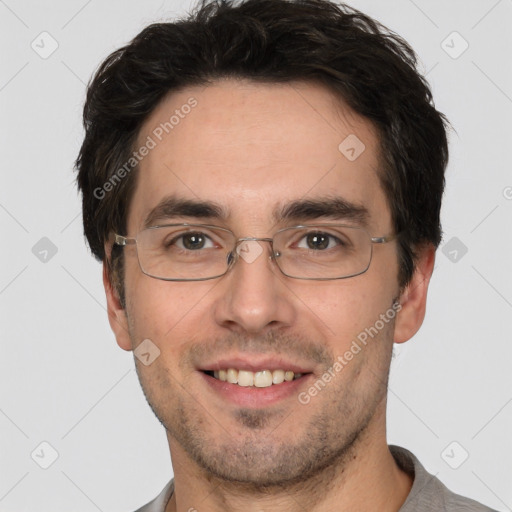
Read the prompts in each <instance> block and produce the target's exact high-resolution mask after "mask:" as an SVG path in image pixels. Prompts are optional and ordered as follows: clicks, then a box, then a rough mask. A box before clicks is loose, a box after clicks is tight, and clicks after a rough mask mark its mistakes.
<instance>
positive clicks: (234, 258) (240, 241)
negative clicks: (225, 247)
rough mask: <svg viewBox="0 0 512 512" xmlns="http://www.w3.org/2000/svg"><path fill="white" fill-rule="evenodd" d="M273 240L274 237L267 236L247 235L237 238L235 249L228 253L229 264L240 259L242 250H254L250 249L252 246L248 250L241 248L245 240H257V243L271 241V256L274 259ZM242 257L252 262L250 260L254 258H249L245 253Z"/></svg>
mask: <svg viewBox="0 0 512 512" xmlns="http://www.w3.org/2000/svg"><path fill="white" fill-rule="evenodd" d="M273 241H274V239H273V238H267V237H255V236H245V237H241V238H237V239H236V240H235V245H234V247H233V249H232V250H231V252H229V253H228V255H227V264H228V266H231V265H234V264H235V263H236V262H237V261H238V259H239V258H240V253H241V252H244V253H246V252H253V251H250V248H249V249H248V250H247V251H244V250H243V249H240V247H241V246H242V244H244V243H245V242H256V243H257V242H269V243H270V248H271V254H270V256H269V258H270V259H272V257H273V256H274V254H273V253H274V248H273ZM258 245H259V244H258ZM253 254H254V252H253ZM242 258H243V259H244V260H245V261H247V262H250V260H252V258H247V257H244V256H243V255H242Z"/></svg>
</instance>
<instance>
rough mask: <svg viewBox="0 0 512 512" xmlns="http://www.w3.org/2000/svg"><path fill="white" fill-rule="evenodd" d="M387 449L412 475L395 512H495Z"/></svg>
mask: <svg viewBox="0 0 512 512" xmlns="http://www.w3.org/2000/svg"><path fill="white" fill-rule="evenodd" d="M389 449H390V451H391V454H392V455H393V457H394V458H395V460H396V463H397V464H398V466H399V467H400V469H402V470H403V471H405V472H406V473H408V474H409V475H410V476H411V477H412V478H414V482H413V484H412V488H411V491H410V492H409V495H408V496H407V499H406V500H405V502H404V504H403V505H402V506H401V507H400V510H399V511H398V512H496V511H495V510H493V509H491V508H489V507H486V506H485V505H482V504H480V503H478V502H477V501H474V500H471V499H469V498H465V497H463V496H460V495H459V494H455V493H454V492H452V491H450V490H449V489H448V488H447V487H446V486H445V485H444V484H443V483H442V482H441V481H440V480H439V479H438V478H436V477H435V476H433V475H431V474H430V473H429V472H428V471H427V470H426V469H425V468H424V467H423V465H422V464H421V463H420V461H419V460H418V459H417V458H416V457H415V456H414V455H413V454H412V453H411V452H410V451H408V450H406V449H405V448H401V447H399V446H393V445H391V446H390V447H389ZM173 492H174V479H171V480H170V481H169V483H168V484H167V485H166V486H165V487H164V489H163V490H162V492H161V493H160V494H159V495H158V496H157V497H156V498H155V499H154V500H153V501H151V502H149V503H148V504H147V505H144V506H143V507H142V508H139V509H138V510H136V512H165V507H166V505H167V503H168V502H169V500H170V499H171V496H172V493H173Z"/></svg>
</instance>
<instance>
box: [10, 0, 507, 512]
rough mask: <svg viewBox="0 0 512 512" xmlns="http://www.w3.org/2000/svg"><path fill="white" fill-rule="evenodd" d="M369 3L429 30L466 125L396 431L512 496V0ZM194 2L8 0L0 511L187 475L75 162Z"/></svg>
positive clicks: (471, 491) (450, 112) (432, 458)
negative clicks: (134, 53) (145, 45)
mask: <svg viewBox="0 0 512 512" xmlns="http://www.w3.org/2000/svg"><path fill="white" fill-rule="evenodd" d="M351 4H352V5H353V6H354V7H356V8H359V9H361V10H363V11H365V12H367V13H368V14H370V15H373V16H375V17H376V18H377V19H379V20H380V21H382V22H383V23H384V24H386V25H387V26H389V27H390V28H391V29H393V30H395V31H396V32H398V33H399V34H401V35H402V36H404V37H405V38H406V39H407V40H408V41H409V42H410V43H411V44H412V45H413V47H414V48H415V49H416V51H417V52H418V54H419V56H420V58H421V61H422V69H424V71H425V72H427V73H428V79H429V80H430V82H431V84H432V87H433V90H434V95H435V98H436V104H437V106H438V108H439V109H440V110H441V111H443V112H445V113H446V114H447V116H448V117H449V119H450V120H451V122H452V124H453V125H454V127H455V129H456V132H454V133H452V134H451V161H450V165H449V169H448V173H447V191H446V196H445V203H444V208H443V226H444V231H445V238H444V241H443V245H442V246H441V248H440V249H439V251H438V255H437V264H436V269H435V272H434V277H433V280H432V282H431V289H430V296H429V301H428V308H427V309H428V310H427V318H426V320H425V323H424V326H423V328H422V330H421V331H420V333H419V334H418V335H417V336H416V337H415V338H414V339H413V340H411V341H410V342H409V343H407V344H406V345H403V346H400V347H399V348H398V350H397V352H396V357H395V359H394V361H393V369H392V377H391V381H390V393H389V422H388V423H389V441H390V442H391V443H396V444H400V445H402V446H405V447H407V448H409V449H411V450H412V451H413V452H414V453H416V454H417V455H418V457H419V458H420V460H421V461H422V462H423V463H424V464H425V465H426V467H427V469H428V470H429V471H431V472H432V473H434V474H436V475H437V476H438V477H439V478H440V479H441V480H442V481H443V482H445V483H446V484H447V485H448V486H449V487H451V488H452V489H453V490H455V491H457V492H460V493H463V494H465V495H468V496H471V497H473V498H475V499H478V500H481V501H483V502H485V503H487V504H489V505H490V506H492V507H494V508H496V509H497V510H499V511H506V510H512V486H511V485H510V484H511V481H512V441H511V438H510V432H511V424H512V421H511V420H512V403H511V402H512V379H511V377H510V375H511V370H510V361H511V360H512V340H511V335H510V323H509V319H510V318H511V313H512V274H511V272H510V264H511V258H510V255H511V241H510V232H511V230H510V221H511V219H512V172H511V166H510V164H511V157H510V147H511V140H510V128H509V123H508V122H507V123H506V122H505V120H506V119H507V120H510V118H511V113H512V99H511V96H512V81H511V78H512V77H511V68H510V49H511V44H510V43H511V38H512V36H511V34H512V32H511V31H510V30H509V29H510V26H511V24H512V1H511V0H500V1H496V0H480V1H475V0H473V1H467V0H464V1H463V0H454V1H450V2H446V1H441V0H436V1H426V0H415V1H412V0H397V1H393V2H389V1H388V2H383V1H376V0H354V1H352V2H351ZM190 5H191V4H190V2H189V1H188V0H187V1H185V0H183V1H181V2H179V1H171V0H169V1H163V2H162V1H160V0H146V1H144V2H141V1H139V2H136V1H134V0H130V1H127V0H123V1H121V0H109V1H103V2H100V1H99V0H89V1H84V0H68V1H60V2H58V1H54V2H37V1H35V0H24V1H21V0H5V1H4V0H0V38H1V44H2V55H3V57H2V65H1V69H0V105H1V128H0V129H1V133H0V140H1V144H2V146H1V149H2V151H1V156H2V161H1V172H2V184H3V186H2V188H1V190H0V222H1V233H2V241H3V242H2V246H3V247H4V250H3V251H2V253H1V254H2V256H1V258H2V265H1V274H0V311H1V319H0V320H1V322H0V325H1V343H2V347H1V354H2V356H1V358H0V375H1V377H0V379H1V385H0V431H1V435H0V460H1V464H0V511H9V512H18V511H34V510H38V511H40V512H46V511H48V512H50V511H51V512H58V511H67V510H73V511H95V510H100V511H109V512H117V511H129V510H133V509H135V508H136V507H137V506H140V505H141V504H142V503H145V502H147V501H149V500H150V499H152V497H153V496H155V495H156V494H157V493H158V492H159V491H160V490H161V488H162V487H163V486H164V484H165V483H166V482H167V481H168V479H169V478H170V477H171V475H172V470H171V465H170V459H169V454H168V448H167V443H166V439H165V436H164V431H163V428H162V427H161V426H160V424H159V423H158V421H157V420H156V418H155V417H154V416H153V414H152V412H151V411H150V409H149V407H148V405H147V404H146V402H145V399H144V397H143V395H142V392H141V390H140V386H139V384H138V380H137V376H136V374H135V371H134V363H133V356H132V354H131V353H127V352H124V351H122V350H121V349H120V348H118V346H117V345H116V343H115V340H114V337H113V335H112V333H111V331H110V328H109V325H108V322H107V315H106V312H105V298H104V292H103V288H102V284H101V272H100V271H101V267H100V265H99V264H98V263H97V262H96V261H95V260H94V259H93V258H92V257H91V256H90V254H89V253H88V250H87V248H86V246H85V244H84V238H83V235H82V227H81V218H80V201H79V197H78V196H77V193H76V188H75V185H74V174H73V171H72V167H73V161H74V158H75V157H76V154H77V151H78V148H79V145H80V143H81V137H82V128H81V108H82V104H83V100H84V91H85V84H86V83H87V81H88V79H89V77H90V76H91V74H92V72H93V71H94V70H95V68H96V67H97V65H98V64H99V63H100V61H102V60H103V59H104V58H105V57H106V56H107V55H108V54H109V53H110V52H111V51H113V50H114V49H116V48H118V47H119V46H120V45H123V44H125V43H126V42H127V41H128V40H129V39H131V38H132V37H133V36H135V35H136V33H138V32H139V31H140V30H141V29H142V28H143V27H144V26H145V25H147V24H148V23H150V22H153V21H157V20H160V19H163V18H166V17H173V16H175V15H176V14H181V13H183V11H184V10H185V9H187V8H188V7H189V6H190ZM44 31H46V32H48V33H49V34H50V35H51V36H46V35H43V36H40V34H41V33H42V32H44ZM454 31H456V32H458V34H460V36H459V35H457V34H455V35H453V34H452V32H454ZM450 34H451V35H450ZM53 40H55V41H56V42H57V43H58V48H57V49H56V51H55V52H54V53H53V54H51V55H50V56H47V58H42V57H41V56H40V53H41V52H44V51H46V52H48V51H49V50H50V49H51V48H52V46H51V45H52V44H55V43H53ZM33 41H34V43H33V45H34V46H35V48H37V50H38V51H39V53H37V52H36V51H35V50H34V49H33V48H32V47H31V44H32V42H33ZM443 41H444V43H443ZM464 41H467V43H468V44H469V47H468V48H467V50H466V51H465V52H464V53H461V51H462V50H463V49H464V47H465V42H464ZM455 57H456V58H455ZM433 150H435V148H433ZM44 237H46V238H47V239H49V241H51V243H50V242H49V241H48V240H46V239H44V240H42V241H41V239H43V238H44ZM464 248H467V253H465V254H464V251H465V249H464ZM45 251H47V252H45ZM55 251H57V252H56V253H55ZM54 253H55V254H54ZM42 442H47V443H49V444H50V445H51V447H50V446H48V445H41V443H42ZM53 450H55V451H56V452H57V453H58V458H57V459H56V460H55V461H53V458H54V457H52V454H53ZM31 454H32V455H31ZM466 456H467V459H466V460H464V458H465V457H466ZM52 462H53V463H52ZM50 463H52V464H51V465H49V464H50ZM47 465H49V467H48V468H47V469H43V467H41V466H47ZM455 467H456V469H454V468H455Z"/></svg>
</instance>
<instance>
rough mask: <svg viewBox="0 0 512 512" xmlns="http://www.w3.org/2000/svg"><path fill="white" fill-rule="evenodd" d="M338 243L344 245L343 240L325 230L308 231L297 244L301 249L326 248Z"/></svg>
mask: <svg viewBox="0 0 512 512" xmlns="http://www.w3.org/2000/svg"><path fill="white" fill-rule="evenodd" d="M337 245H343V243H342V241H341V240H340V239H339V238H338V237H335V236H333V235H330V234H328V233H323V232H316V233H307V234H306V235H304V236H303V237H302V239H301V240H300V241H299V243H298V244H297V247H298V248H300V249H310V250H315V251H317V250H321V251H322V250H325V249H332V248H333V247H335V246H337Z"/></svg>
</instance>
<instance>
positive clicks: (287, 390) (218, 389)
mask: <svg viewBox="0 0 512 512" xmlns="http://www.w3.org/2000/svg"><path fill="white" fill-rule="evenodd" d="M199 373H200V374H201V375H202V377H203V379H204V380H205V382H206V383H207V384H208V385H209V386H210V388H211V389H212V390H213V391H214V392H215V393H217V394H218V395H220V396H221V397H222V398H224V399H225V400H227V401H229V402H231V403H234V404H236V405H239V406H242V407H253V408H258V407H265V406H267V405H272V404H275V403H277V402H279V401H281V400H284V399H285V398H289V397H290V396H297V395H298V393H299V389H300V388H301V387H303V386H304V385H306V382H307V381H309V377H311V376H312V375H313V374H311V373H308V374H306V375H303V376H302V377H299V378H298V379H295V380H291V381H284V382H282V383H281V384H272V385H271V386H267V387H265V388H258V387H256V386H239V385H238V384H231V383H230V382H226V381H222V380H219V379H216V378H215V377H212V376H211V375H208V374H206V373H204V372H201V371H200V372H199Z"/></svg>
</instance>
